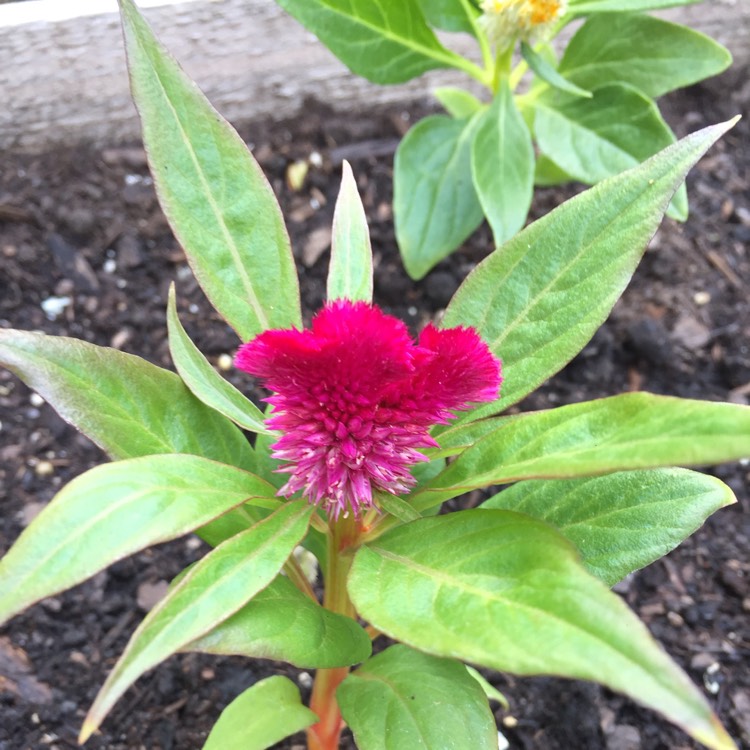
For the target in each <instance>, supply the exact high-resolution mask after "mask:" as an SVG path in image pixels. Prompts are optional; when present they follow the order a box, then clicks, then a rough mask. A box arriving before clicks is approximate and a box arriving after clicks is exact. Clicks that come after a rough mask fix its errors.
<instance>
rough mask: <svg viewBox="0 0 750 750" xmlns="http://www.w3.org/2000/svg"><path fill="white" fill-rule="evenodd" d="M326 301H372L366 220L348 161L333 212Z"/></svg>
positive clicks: (368, 238) (368, 233) (369, 248)
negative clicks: (341, 299) (342, 299)
mask: <svg viewBox="0 0 750 750" xmlns="http://www.w3.org/2000/svg"><path fill="white" fill-rule="evenodd" d="M327 293H328V299H329V300H334V299H340V298H344V299H350V300H363V301H365V302H371V301H372V248H371V247H370V232H369V230H368V228H367V217H366V216H365V209H364V206H363V205H362V200H361V199H360V197H359V193H358V192H357V183H356V182H355V181H354V175H353V174H352V168H351V167H350V166H349V162H348V161H345V162H344V165H343V174H342V177H341V190H340V191H339V197H338V199H337V201H336V209H335V211H334V212H333V236H332V238H331V265H330V268H329V269H328V289H327Z"/></svg>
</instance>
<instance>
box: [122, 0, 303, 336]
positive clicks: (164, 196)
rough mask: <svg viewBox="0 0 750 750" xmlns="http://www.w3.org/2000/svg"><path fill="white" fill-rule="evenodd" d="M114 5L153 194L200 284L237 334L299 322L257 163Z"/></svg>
mask: <svg viewBox="0 0 750 750" xmlns="http://www.w3.org/2000/svg"><path fill="white" fill-rule="evenodd" d="M120 9H121V14H122V23H123V29H124V32H125V48H126V51H127V55H128V67H129V70H130V81H131V87H132V91H133V99H134V100H135V104H136V107H137V108H138V111H139V113H140V115H141V121H142V125H143V141H144V143H145V145H146V151H147V153H148V158H149V166H150V167H151V172H152V174H153V176H154V183H155V185H156V190H157V193H158V195H159V203H160V204H161V207H162V209H163V210H164V213H165V214H166V216H167V218H168V219H169V223H170V225H171V227H172V230H173V231H174V233H175V236H176V237H177V239H178V241H179V242H180V244H181V245H182V247H183V249H184V250H185V254H186V255H187V258H188V261H189V263H190V265H191V267H192V269H193V272H194V273H195V277H196V279H197V280H198V283H200V285H201V286H202V287H203V290H204V291H205V293H206V296H207V297H208V298H209V299H210V300H211V302H212V303H213V305H214V307H216V309H217V310H218V311H219V313H221V315H222V316H223V317H224V318H225V320H226V321H227V322H228V323H229V324H230V325H231V326H232V327H233V328H234V329H235V331H237V334H238V335H239V336H240V338H241V339H242V340H243V341H246V340H248V339H250V338H252V337H253V336H255V335H256V334H258V333H260V332H261V331H263V330H265V329H267V328H288V327H290V326H293V325H297V326H299V325H301V314H300V302H299V286H298V282H297V273H296V270H295V266H294V258H293V257H292V250H291V245H290V244H289V237H288V235H287V232H286V228H285V227H284V220H283V218H282V216H281V209H280V208H279V205H278V203H277V202H276V198H275V197H274V195H273V191H272V190H271V186H270V185H269V184H268V181H267V180H266V178H265V176H264V175H263V172H262V171H261V169H260V167H259V166H258V164H257V163H256V161H255V159H253V156H252V154H251V153H250V151H249V150H248V148H247V146H246V145H245V144H244V143H243V141H242V139H241V138H240V137H239V136H238V135H237V133H236V132H235V131H234V130H233V129H232V127H231V126H230V125H229V123H227V122H226V120H224V119H223V118H222V117H221V116H220V115H219V114H218V113H217V112H216V110H214V109H213V107H211V105H210V104H209V102H208V100H207V99H206V98H205V97H204V96H203V94H202V93H201V92H200V91H199V90H198V88H197V86H196V85H195V84H194V83H193V82H192V81H191V80H190V79H189V78H188V77H187V76H186V75H185V73H184V72H183V71H182V69H181V68H180V67H179V65H178V64H177V62H176V61H175V60H174V59H173V58H172V57H171V56H170V55H169V53H168V52H167V51H166V50H165V49H164V48H163V47H162V46H161V45H160V44H159V43H158V42H157V40H156V38H155V36H154V34H153V32H152V31H151V29H150V28H149V26H148V25H147V24H146V22H145V21H144V20H143V18H142V17H141V16H140V14H139V12H138V10H137V8H136V7H135V5H134V4H133V2H132V0H120Z"/></svg>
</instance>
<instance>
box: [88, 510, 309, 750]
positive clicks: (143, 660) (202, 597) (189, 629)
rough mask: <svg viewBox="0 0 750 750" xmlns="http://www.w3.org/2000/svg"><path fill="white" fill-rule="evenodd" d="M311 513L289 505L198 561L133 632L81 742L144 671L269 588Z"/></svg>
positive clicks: (297, 540)
mask: <svg viewBox="0 0 750 750" xmlns="http://www.w3.org/2000/svg"><path fill="white" fill-rule="evenodd" d="M312 513H313V507H312V506H310V505H309V503H307V502H306V501H304V500H297V501H295V502H289V503H285V504H283V505H282V506H281V507H280V508H279V509H278V510H276V511H274V513H272V514H271V515H270V516H268V517H267V518H265V519H263V520H262V521H260V522H258V523H257V524H255V526H252V527H251V528H249V529H247V530H246V531H243V532H241V533H239V534H237V535H235V536H233V537H232V538H231V539H228V540H227V541H225V542H223V543H222V544H220V545H219V546H218V547H216V548H215V549H213V550H211V552H209V553H208V554H207V555H206V556H205V557H204V558H203V559H202V560H200V561H199V562H198V563H196V564H195V565H194V566H193V567H192V568H191V569H190V571H189V572H188V573H187V574H186V575H185V577H184V578H182V580H180V581H179V583H178V584H177V585H176V586H175V587H174V588H172V589H171V590H170V592H169V593H168V594H167V596H166V597H165V598H164V599H162V600H161V601H160V602H159V604H157V605H156V607H154V609H152V610H151V611H150V612H149V613H148V615H147V616H146V618H145V619H144V620H143V622H142V623H141V624H140V626H139V627H138V629H137V630H136V631H135V633H134V634H133V636H132V638H131V639H130V641H129V643H128V646H127V648H126V649H125V651H124V653H123V654H122V656H121V657H120V659H119V661H118V662H117V664H116V665H115V667H114V669H113V670H112V672H111V673H110V674H109V677H108V678H107V681H106V682H105V683H104V686H103V687H102V689H101V690H100V691H99V694H98V695H97V697H96V700H95V701H94V704H93V706H92V707H91V709H90V710H89V712H88V714H87V716H86V719H85V720H84V723H83V727H82V729H81V734H80V737H79V742H80V743H81V744H82V743H84V742H85V741H86V740H87V739H88V738H89V737H90V736H91V734H92V733H93V732H94V731H95V730H96V729H97V728H98V726H99V725H100V724H101V722H102V721H103V719H104V717H105V716H106V715H107V714H108V713H109V710H110V709H111V708H112V706H113V705H114V704H115V702H116V701H117V699H118V698H119V697H120V696H121V695H122V694H123V693H124V692H125V691H126V690H127V689H128V687H129V686H130V685H132V684H133V682H135V680H137V679H138V678H139V677H140V676H141V675H142V674H143V673H144V672H146V671H147V670H148V669H150V668H151V667H153V666H155V665H156V664H158V663H159V662H161V661H163V660H164V659H166V658H167V657H168V656H171V655H172V654H174V653H175V652H177V651H179V650H180V649H183V648H184V647H185V646H187V644H189V643H190V642H191V641H194V640H195V639H196V638H200V637H201V636H202V635H204V634H205V633H207V632H209V631H210V630H211V629H212V628H214V627H216V625H218V624H219V623H221V622H224V620H226V619H227V618H229V617H231V616H232V615H233V614H234V613H235V612H237V611H238V610H239V609H241V608H242V607H243V606H244V605H245V604H246V603H247V602H248V601H250V600H251V599H252V598H253V596H254V595H255V594H257V593H258V592H259V591H262V590H263V589H264V588H265V587H266V586H268V584H269V583H271V581H273V579H274V578H276V575H277V574H278V572H279V571H280V570H281V568H282V566H283V565H284V563H285V562H286V560H287V558H288V557H289V555H291V554H292V551H293V550H294V548H295V547H296V546H297V545H298V544H299V542H300V540H301V539H302V538H303V537H304V535H305V532H306V531H307V527H308V524H309V523H310V516H311V515H312Z"/></svg>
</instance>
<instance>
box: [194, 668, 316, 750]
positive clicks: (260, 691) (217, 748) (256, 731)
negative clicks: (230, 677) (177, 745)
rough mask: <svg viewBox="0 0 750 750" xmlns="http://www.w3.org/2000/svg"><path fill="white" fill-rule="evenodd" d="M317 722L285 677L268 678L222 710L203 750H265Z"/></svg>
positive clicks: (312, 712) (293, 686)
mask: <svg viewBox="0 0 750 750" xmlns="http://www.w3.org/2000/svg"><path fill="white" fill-rule="evenodd" d="M318 721H319V719H318V715H317V714H316V713H315V712H314V711H311V710H310V709H309V708H307V707H306V706H303V705H302V702H301V699H300V694H299V688H298V687H297V686H296V685H295V684H294V683H293V682H292V681H291V680H290V679H289V678H288V677H282V676H281V675H275V676H274V677H267V678H266V679H265V680H260V682H256V683H255V684H254V685H253V686H252V687H249V688H248V689H247V690H245V691H244V692H243V693H240V695H238V696H237V697H236V698H235V699H234V700H233V701H232V702H231V703H230V704H229V705H228V706H227V707H226V708H225V709H224V710H223V711H222V712H221V716H220V717H219V720H218V721H217V722H216V724H214V727H213V729H212V730H211V734H209V735H208V739H207V740H206V744H205V745H204V746H203V750H265V748H268V747H271V745H275V744H276V743H277V742H279V741H280V740H283V739H284V737H288V736H289V735H291V734H294V733H295V732H300V731H302V730H303V729H305V727H309V726H310V725H311V724H315V723H317V722H318Z"/></svg>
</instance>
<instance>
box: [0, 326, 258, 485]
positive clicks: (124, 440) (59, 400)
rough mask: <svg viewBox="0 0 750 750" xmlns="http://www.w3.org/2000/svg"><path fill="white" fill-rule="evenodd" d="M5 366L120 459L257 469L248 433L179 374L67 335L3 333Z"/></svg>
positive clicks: (0, 357) (0, 345)
mask: <svg viewBox="0 0 750 750" xmlns="http://www.w3.org/2000/svg"><path fill="white" fill-rule="evenodd" d="M0 365H3V366H4V367H7V368H8V369H9V370H10V371H11V372H13V373H15V374H16V375H17V376H18V377H19V378H21V380H23V382H24V383H26V385H28V386H29V388H33V389H34V390H35V391H37V392H38V393H39V394H40V395H41V396H42V397H43V398H44V399H45V401H47V402H49V403H50V404H51V405H52V407H53V408H54V409H55V410H56V411H57V412H58V413H59V414H60V416H61V417H62V418H63V419H65V420H66V421H68V422H70V423H71V424H72V425H73V426H74V427H76V428H77V429H79V430H80V431H81V432H82V433H84V435H86V436H88V437H89V438H91V440H93V441H94V442H95V443H96V444H97V445H98V446H99V447H100V448H102V449H103V450H105V451H106V452H107V453H108V454H109V455H110V456H112V457H113V458H135V457H137V456H145V455H149V454H153V453H192V454H195V455H197V456H203V457H204V458H213V459H215V460H217V461H221V462H223V463H228V464H234V465H236V466H241V467H243V468H247V469H250V470H252V468H253V464H254V463H255V458H254V456H253V451H252V448H251V447H250V444H249V443H248V442H247V439H246V438H245V437H244V435H243V434H242V433H241V432H240V431H239V430H238V429H237V428H236V427H235V426H234V425H233V424H231V423H230V422H228V421H227V420H226V419H225V418H224V417H222V416H221V415H219V414H217V413H216V412H214V411H213V410H212V409H209V408H208V407H206V406H204V405H203V404H202V403H201V402H200V401H198V399H196V398H195V397H194V396H193V394H192V393H190V391H189V390H188V389H187V388H186V387H185V385H184V383H183V382H182V381H181V380H180V378H179V377H177V375H175V374H174V373H173V372H169V371H168V370H163V369H162V368H160V367H156V366H155V365H152V364H150V363H149V362H146V361H145V360H143V359H141V358H140V357H135V356H133V355H132V354H124V353H123V352H119V351H117V350H115V349H108V348H105V347H101V346H95V345H94V344H89V343H86V342H85V341H78V340H77V339H70V338H65V337H63V336H47V335H45V334H42V333H29V332H26V331H14V330H9V329H6V330H0Z"/></svg>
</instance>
